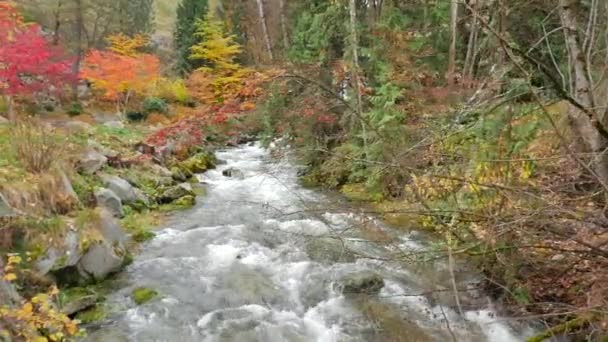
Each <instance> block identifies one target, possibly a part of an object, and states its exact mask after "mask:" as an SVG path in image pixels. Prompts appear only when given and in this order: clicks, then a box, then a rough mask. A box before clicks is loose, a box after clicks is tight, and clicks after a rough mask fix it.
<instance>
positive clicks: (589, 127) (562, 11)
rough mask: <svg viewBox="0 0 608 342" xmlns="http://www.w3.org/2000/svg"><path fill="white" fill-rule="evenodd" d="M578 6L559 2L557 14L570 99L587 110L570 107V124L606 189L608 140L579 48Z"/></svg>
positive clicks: (575, 2)
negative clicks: (565, 53) (569, 75)
mask: <svg viewBox="0 0 608 342" xmlns="http://www.w3.org/2000/svg"><path fill="white" fill-rule="evenodd" d="M577 5H580V4H579V2H578V0H560V2H559V15H560V19H561V22H562V26H563V27H564V37H565V43H566V48H567V50H568V57H569V61H570V67H571V69H572V82H573V86H574V87H573V94H572V96H573V97H574V98H575V99H576V100H577V101H578V102H579V103H580V104H581V105H582V106H583V107H584V108H585V109H586V111H587V112H583V111H582V110H579V109H578V108H574V107H571V108H570V111H569V116H570V121H571V123H572V126H573V129H574V131H575V132H576V133H577V134H578V137H579V139H580V143H579V146H580V145H582V146H580V147H581V148H582V149H583V150H584V151H586V152H591V153H594V156H595V157H594V163H593V165H594V167H593V169H594V171H595V173H596V174H597V176H598V177H599V179H598V180H599V181H600V183H602V184H603V185H604V187H606V186H608V154H607V153H606V147H608V140H607V139H606V138H605V137H604V135H603V134H602V132H600V129H604V130H605V128H604V127H605V125H603V122H601V121H600V116H599V115H598V112H597V109H596V107H595V101H594V97H593V85H592V83H591V80H590V79H589V74H588V73H587V66H586V65H585V61H586V59H585V56H584V54H583V51H582V49H581V46H580V43H579V38H578V36H577V27H578V22H577V18H576V14H575V13H576V11H575V7H576V6H577Z"/></svg>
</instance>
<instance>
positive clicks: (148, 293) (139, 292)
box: [131, 287, 158, 305]
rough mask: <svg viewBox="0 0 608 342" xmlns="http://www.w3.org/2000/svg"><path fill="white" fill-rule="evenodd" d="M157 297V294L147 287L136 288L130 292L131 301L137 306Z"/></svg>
mask: <svg viewBox="0 0 608 342" xmlns="http://www.w3.org/2000/svg"><path fill="white" fill-rule="evenodd" d="M157 296H158V292H156V291H154V290H152V289H149V288H147V287H138V288H136V289H134V290H133V291H132V292H131V299H133V301H134V302H135V304H137V305H142V304H145V303H147V302H149V301H151V300H152V299H154V298H156V297H157Z"/></svg>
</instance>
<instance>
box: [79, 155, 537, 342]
mask: <svg viewBox="0 0 608 342" xmlns="http://www.w3.org/2000/svg"><path fill="white" fill-rule="evenodd" d="M217 156H218V158H219V159H220V160H223V161H225V164H223V165H220V166H219V167H218V168H217V169H215V170H211V171H209V172H207V173H206V174H204V175H200V176H199V178H200V181H201V182H202V183H204V184H205V188H206V194H205V195H204V196H201V197H200V199H199V201H198V202H199V203H198V204H197V206H196V207H194V208H193V209H191V210H189V211H186V212H182V213H179V214H178V215H176V216H175V217H174V218H173V219H171V220H170V221H169V222H168V224H167V226H166V227H165V228H163V229H161V230H160V231H159V232H158V235H157V236H156V238H155V239H154V240H152V241H150V242H149V243H147V244H146V245H144V246H143V247H142V252H141V253H140V254H139V255H137V256H136V257H135V260H134V262H133V264H132V265H130V266H129V267H128V268H127V270H126V271H125V272H124V274H123V275H122V276H121V278H122V279H123V281H124V283H125V286H123V287H122V288H121V289H119V290H117V291H116V292H114V293H113V294H112V295H110V296H109V298H108V305H109V306H110V307H112V309H113V314H112V315H111V316H110V319H109V321H107V322H106V323H104V324H103V326H102V327H101V329H100V330H98V331H96V332H93V333H92V334H91V336H90V337H89V340H90V341H106V340H128V341H159V342H160V341H180V342H181V341H184V342H187V341H197V342H198V341H210V342H211V341H260V342H261V341H264V342H265V341H294V342H295V341H319V342H321V341H323V342H325V341H327V342H330V341H454V340H457V341H493V342H494V341H496V342H503V341H504V342H510V341H522V340H523V339H524V338H523V336H525V335H527V333H528V332H527V331H526V329H523V328H521V327H518V326H516V325H513V324H511V323H510V322H511V321H510V320H508V319H506V318H504V317H499V315H498V313H497V312H496V311H495V310H494V309H493V304H492V303H491V301H490V300H489V299H488V298H487V297H486V296H485V294H484V293H483V292H482V291H481V290H480V289H479V276H478V275H477V274H476V273H475V271H474V270H471V269H469V268H468V267H467V265H461V264H456V265H455V266H454V272H453V274H454V279H453V278H452V272H450V271H449V268H448V267H447V263H446V261H445V260H444V259H434V260H426V258H425V253H427V251H429V250H432V248H433V244H434V242H433V240H432V238H430V237H428V236H426V235H425V234H423V233H422V232H417V231H406V230H402V229H395V228H394V227H389V226H387V225H385V224H384V223H383V222H382V221H380V220H378V219H377V218H376V217H374V216H372V215H369V214H366V213H365V211H364V210H362V209H361V208H357V206H356V205H352V204H350V203H347V202H345V201H344V200H343V199H342V198H341V197H340V196H338V195H336V194H328V193H323V192H321V191H316V190H310V189H304V188H302V187H301V186H300V185H299V183H298V178H297V167H296V166H295V165H293V164H292V162H290V158H287V157H281V158H277V157H272V156H271V153H270V152H269V151H268V150H267V149H264V148H263V147H261V146H260V145H258V144H256V145H252V146H245V145H243V146H240V147H238V148H233V149H228V150H225V151H220V152H218V153H217ZM227 169H230V170H232V171H234V172H232V177H226V176H225V175H223V171H225V170H227ZM224 173H225V172H224ZM452 280H454V281H452ZM137 287H146V288H151V289H154V290H155V291H158V293H159V294H160V295H159V297H158V298H157V299H155V300H152V301H151V302H148V303H146V304H143V305H139V306H138V305H136V304H135V303H134V302H133V301H132V299H131V298H130V293H131V291H132V290H133V289H134V288H137ZM454 287H456V288H457V289H458V292H459V300H458V301H456V300H455V295H454V291H453V290H454Z"/></svg>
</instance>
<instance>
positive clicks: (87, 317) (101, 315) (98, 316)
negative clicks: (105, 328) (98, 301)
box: [76, 305, 108, 324]
mask: <svg viewBox="0 0 608 342" xmlns="http://www.w3.org/2000/svg"><path fill="white" fill-rule="evenodd" d="M107 317H108V313H107V312H106V310H105V309H104V308H103V306H101V305H96V306H95V307H93V308H91V309H89V310H86V311H83V312H80V313H78V314H77V315H76V319H77V320H79V321H81V322H82V323H84V324H89V323H93V322H99V321H103V320H104V319H106V318H107Z"/></svg>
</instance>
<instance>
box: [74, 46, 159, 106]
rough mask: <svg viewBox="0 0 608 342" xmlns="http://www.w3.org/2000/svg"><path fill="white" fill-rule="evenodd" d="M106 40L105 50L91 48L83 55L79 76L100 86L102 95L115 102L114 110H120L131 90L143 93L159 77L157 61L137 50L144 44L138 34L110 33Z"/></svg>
mask: <svg viewBox="0 0 608 342" xmlns="http://www.w3.org/2000/svg"><path fill="white" fill-rule="evenodd" d="M108 41H109V42H110V43H111V46H110V49H109V50H105V51H100V50H93V51H91V52H90V53H89V54H88V55H87V56H86V58H85V60H84V66H83V68H82V72H81V77H82V78H85V79H87V80H89V81H91V82H92V83H93V87H94V88H97V89H100V90H102V91H103V92H104V96H105V98H107V99H108V100H112V101H115V102H116V107H117V110H118V112H123V111H124V109H125V108H126V107H127V105H128V103H129V100H130V99H131V97H132V96H133V95H134V94H143V93H145V91H146V90H147V89H148V88H149V86H150V84H152V83H153V82H154V81H155V80H157V79H158V78H160V61H159V59H158V57H156V56H154V55H151V54H146V53H140V52H138V51H137V49H138V48H141V47H142V46H143V45H144V44H143V42H142V40H141V36H137V37H135V38H131V39H128V38H127V37H126V36H123V35H118V36H111V37H110V38H108Z"/></svg>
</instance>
